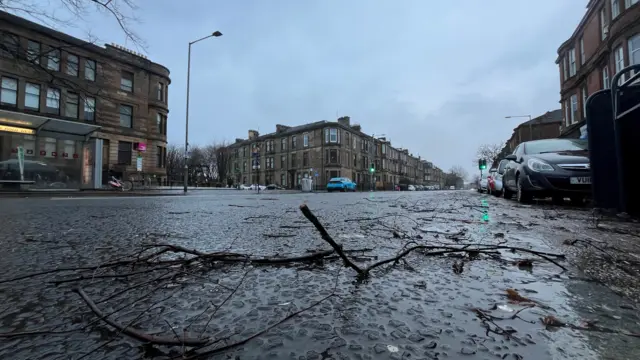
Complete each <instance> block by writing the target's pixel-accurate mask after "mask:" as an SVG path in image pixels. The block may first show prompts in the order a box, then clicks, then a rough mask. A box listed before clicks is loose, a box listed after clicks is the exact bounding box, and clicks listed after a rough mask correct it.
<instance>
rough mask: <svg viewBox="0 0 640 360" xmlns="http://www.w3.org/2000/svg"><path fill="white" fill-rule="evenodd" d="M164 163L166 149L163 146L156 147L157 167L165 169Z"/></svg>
mask: <svg viewBox="0 0 640 360" xmlns="http://www.w3.org/2000/svg"><path fill="white" fill-rule="evenodd" d="M164 165H165V162H164V148H163V147H162V146H157V147H156V167H159V168H163V167H164Z"/></svg>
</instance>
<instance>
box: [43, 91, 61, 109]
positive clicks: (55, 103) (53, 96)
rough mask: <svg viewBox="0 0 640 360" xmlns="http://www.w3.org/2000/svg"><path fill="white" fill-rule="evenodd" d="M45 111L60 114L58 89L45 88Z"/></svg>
mask: <svg viewBox="0 0 640 360" xmlns="http://www.w3.org/2000/svg"><path fill="white" fill-rule="evenodd" d="M46 105H47V112H48V113H49V114H56V115H60V90H58V89H53V88H48V89H47V104H46Z"/></svg>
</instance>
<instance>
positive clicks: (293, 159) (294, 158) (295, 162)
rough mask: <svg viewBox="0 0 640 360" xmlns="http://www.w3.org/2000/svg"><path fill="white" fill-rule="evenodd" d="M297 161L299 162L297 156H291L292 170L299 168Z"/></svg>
mask: <svg viewBox="0 0 640 360" xmlns="http://www.w3.org/2000/svg"><path fill="white" fill-rule="evenodd" d="M297 160H298V159H297V156H296V154H291V167H292V168H295V167H297V165H298V164H297V162H298V161H297Z"/></svg>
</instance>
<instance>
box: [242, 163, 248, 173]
mask: <svg viewBox="0 0 640 360" xmlns="http://www.w3.org/2000/svg"><path fill="white" fill-rule="evenodd" d="M242 171H247V162H246V161H243V162H242Z"/></svg>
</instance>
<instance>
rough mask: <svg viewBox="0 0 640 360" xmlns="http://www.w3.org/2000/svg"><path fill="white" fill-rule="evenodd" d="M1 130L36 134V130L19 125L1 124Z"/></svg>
mask: <svg viewBox="0 0 640 360" xmlns="http://www.w3.org/2000/svg"><path fill="white" fill-rule="evenodd" d="M0 131H6V132H10V133H16V134H27V135H34V134H35V133H36V131H35V130H33V129H25V128H21V127H17V126H8V125H0Z"/></svg>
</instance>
